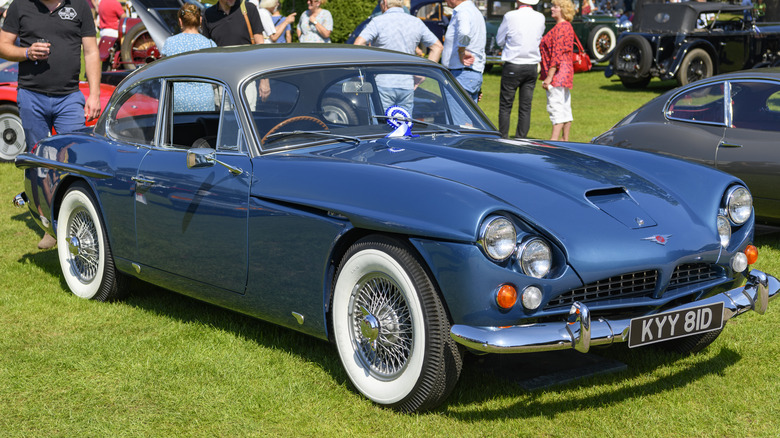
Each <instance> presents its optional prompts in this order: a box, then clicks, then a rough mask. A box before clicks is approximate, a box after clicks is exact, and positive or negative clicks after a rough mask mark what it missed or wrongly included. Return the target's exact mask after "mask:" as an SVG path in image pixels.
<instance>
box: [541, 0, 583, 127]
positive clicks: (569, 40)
mask: <svg viewBox="0 0 780 438" xmlns="http://www.w3.org/2000/svg"><path fill="white" fill-rule="evenodd" d="M550 10H551V13H552V18H553V19H554V20H555V21H556V23H555V26H554V27H553V28H552V29H550V31H549V32H547V34H546V35H545V36H544V37H543V38H542V43H541V45H540V47H539V49H540V51H541V54H542V71H541V74H540V76H539V79H541V80H542V81H544V82H542V88H544V89H545V90H547V112H548V113H549V114H550V121H551V122H552V125H553V126H552V135H551V137H550V139H551V140H559V139H560V140H563V141H568V140H569V131H570V130H571V123H572V121H574V116H573V115H572V111H571V89H572V87H573V86H574V64H573V62H572V55H573V52H574V38H575V36H574V28H573V27H572V26H571V20H572V19H574V13H575V9H574V5H573V4H572V2H571V0H553V2H552V8H551V9H550Z"/></svg>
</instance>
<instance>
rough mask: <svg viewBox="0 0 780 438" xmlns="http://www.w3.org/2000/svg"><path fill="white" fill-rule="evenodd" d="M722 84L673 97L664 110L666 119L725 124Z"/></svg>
mask: <svg viewBox="0 0 780 438" xmlns="http://www.w3.org/2000/svg"><path fill="white" fill-rule="evenodd" d="M723 100H724V96H723V84H722V83H718V84H713V85H708V86H704V87H699V88H694V89H692V90H689V91H688V92H687V93H683V94H680V95H677V96H676V97H674V98H673V99H672V100H671V101H670V102H669V104H668V106H667V109H666V117H668V118H670V119H674V120H682V121H685V122H698V123H708V124H717V125H723V124H725V108H724V105H723Z"/></svg>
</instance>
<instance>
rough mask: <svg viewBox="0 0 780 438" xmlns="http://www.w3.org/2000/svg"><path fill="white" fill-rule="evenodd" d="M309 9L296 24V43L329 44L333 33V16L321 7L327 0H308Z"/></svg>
mask: <svg viewBox="0 0 780 438" xmlns="http://www.w3.org/2000/svg"><path fill="white" fill-rule="evenodd" d="M307 3H308V5H309V8H308V9H307V10H305V11H303V14H301V20H300V21H299V22H298V30H297V33H298V41H300V42H302V43H329V42H330V33H331V32H332V31H333V16H332V15H331V14H330V11H329V10H327V9H322V6H324V5H325V3H327V0H308V1H307Z"/></svg>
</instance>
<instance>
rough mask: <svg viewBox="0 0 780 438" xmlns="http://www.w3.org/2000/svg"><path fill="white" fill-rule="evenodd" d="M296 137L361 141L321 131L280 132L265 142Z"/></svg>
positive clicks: (268, 137) (267, 138) (356, 138)
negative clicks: (314, 136)
mask: <svg viewBox="0 0 780 438" xmlns="http://www.w3.org/2000/svg"><path fill="white" fill-rule="evenodd" d="M296 135H318V136H321V137H327V138H332V139H335V140H339V141H351V142H355V143H360V142H361V141H363V140H361V139H360V138H358V137H352V136H349V135H341V134H331V133H330V132H323V131H281V132H274V133H273V134H271V135H269V136H266V138H265V141H266V142H268V141H271V140H273V139H280V138H283V137H291V136H296Z"/></svg>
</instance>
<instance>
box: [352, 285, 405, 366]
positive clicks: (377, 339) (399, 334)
mask: <svg viewBox="0 0 780 438" xmlns="http://www.w3.org/2000/svg"><path fill="white" fill-rule="evenodd" d="M349 309H350V310H349V319H350V326H351V328H352V330H351V332H350V336H351V337H352V340H353V342H354V343H355V351H356V353H357V355H358V357H359V360H360V361H361V362H362V363H363V365H364V366H365V367H366V369H368V370H369V372H370V373H372V374H373V375H374V376H376V377H377V378H378V379H393V378H395V377H396V376H397V375H398V374H399V373H401V372H403V370H404V368H406V363H407V361H408V359H409V356H410V355H411V352H412V347H413V343H414V338H413V336H412V334H413V333H412V320H411V314H410V311H409V306H408V305H407V303H406V299H405V298H404V296H403V294H402V293H401V291H400V288H399V287H398V285H397V284H395V282H393V280H392V279H391V278H389V277H388V276H386V275H370V276H368V277H367V278H365V279H364V280H363V281H361V282H360V283H359V284H357V285H356V286H355V289H354V292H353V294H352V297H351V299H350V305H349Z"/></svg>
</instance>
